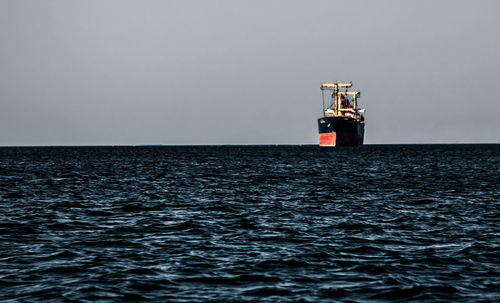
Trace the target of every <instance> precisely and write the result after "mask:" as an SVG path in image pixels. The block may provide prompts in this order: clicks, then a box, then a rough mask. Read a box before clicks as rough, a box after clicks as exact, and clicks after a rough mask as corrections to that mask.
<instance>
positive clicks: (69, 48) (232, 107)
mask: <svg viewBox="0 0 500 303" xmlns="http://www.w3.org/2000/svg"><path fill="white" fill-rule="evenodd" d="M499 16H500V1H494V0H493V1H486V0H485V1H452V0H450V1H437V0H432V1H423V0H418V1H345V0H343V1H310V0H308V1H305V0H304V1H290V0H288V1H270V0H266V1H236V0H229V1H215V0H211V1H186V0H182V1H151V0H140V1H139V0H138V1H125V0H109V1H106V0H95V1H93V0H80V1H68V0H46V1H36V0H33V1H27V0H0V145H94V144H98V145H101V144H106V145H111V144H285V143H288V144H316V143H317V141H318V139H317V137H318V130H317V121H316V120H317V118H319V117H320V116H321V115H322V113H321V106H322V101H321V91H320V89H319V84H320V82H321V81H335V80H346V81H353V84H354V86H353V88H355V89H356V90H360V91H361V99H360V100H359V101H360V104H361V106H362V107H364V108H366V113H365V116H366V132H365V143H369V144H385V143H459V142H460V143H474V142H493V143H500V122H499V121H500V119H499V117H498V115H499V113H500V102H499V100H498V98H497V95H498V91H499V90H500V88H499V86H500V82H499V80H500V38H499V37H500V17H499Z"/></svg>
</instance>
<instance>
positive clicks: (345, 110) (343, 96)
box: [320, 81, 361, 119]
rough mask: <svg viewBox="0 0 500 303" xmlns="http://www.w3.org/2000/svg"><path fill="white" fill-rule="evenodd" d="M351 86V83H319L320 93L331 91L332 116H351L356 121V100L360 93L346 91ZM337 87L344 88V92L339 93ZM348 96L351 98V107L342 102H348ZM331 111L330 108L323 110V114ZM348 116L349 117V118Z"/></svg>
mask: <svg viewBox="0 0 500 303" xmlns="http://www.w3.org/2000/svg"><path fill="white" fill-rule="evenodd" d="M351 86H352V81H351V82H339V83H337V82H335V83H323V82H322V83H321V85H320V89H321V90H322V91H324V90H329V91H331V98H332V100H333V103H334V104H333V106H334V107H333V114H334V116H346V115H347V114H350V115H352V117H353V118H354V119H358V107H357V106H358V104H357V98H358V97H359V96H360V95H361V93H360V92H350V91H348V89H349V87H351ZM339 87H344V88H345V90H344V91H339ZM349 96H352V100H353V104H352V105H353V106H352V107H350V106H349V104H347V105H345V104H343V102H342V101H344V100H345V101H347V102H348V100H349ZM328 110H331V108H328V109H326V110H325V109H324V108H323V111H324V114H325V115H326V113H327V111H328ZM350 115H349V116H350Z"/></svg>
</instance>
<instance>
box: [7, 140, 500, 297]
mask: <svg viewBox="0 0 500 303" xmlns="http://www.w3.org/2000/svg"><path fill="white" fill-rule="evenodd" d="M499 217H500V144H477V145H466V144H452V145H364V146H362V147H344V148H340V147H338V148H320V147H318V146H313V145H303V146H299V145H278V146H275V145H264V146H95V147H84V146H78V147H2V148H0V301H2V302H124V301H154V302H384V301H395V302H406V301H412V302H499V301H500V238H499V236H500V219H499Z"/></svg>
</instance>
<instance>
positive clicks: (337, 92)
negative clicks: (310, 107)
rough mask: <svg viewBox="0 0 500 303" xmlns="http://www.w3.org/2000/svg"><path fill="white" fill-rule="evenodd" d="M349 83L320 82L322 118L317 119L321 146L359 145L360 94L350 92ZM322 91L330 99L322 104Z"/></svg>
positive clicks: (361, 121) (362, 121)
mask: <svg viewBox="0 0 500 303" xmlns="http://www.w3.org/2000/svg"><path fill="white" fill-rule="evenodd" d="M350 87H352V82H335V83H323V82H322V83H321V86H320V89H321V92H322V95H323V117H321V118H319V119H318V128H319V145H320V146H359V145H362V144H363V139H364V133H365V119H364V116H363V112H364V109H362V108H358V99H359V98H360V96H361V93H360V92H358V91H349V88H350ZM325 91H328V92H329V94H328V95H329V97H328V98H327V99H326V102H325Z"/></svg>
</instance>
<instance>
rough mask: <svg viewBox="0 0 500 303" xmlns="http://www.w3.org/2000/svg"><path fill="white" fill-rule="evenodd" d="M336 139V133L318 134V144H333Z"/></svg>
mask: <svg viewBox="0 0 500 303" xmlns="http://www.w3.org/2000/svg"><path fill="white" fill-rule="evenodd" d="M336 141H337V134H336V133H322V134H319V146H335V145H336V143H337V142H336Z"/></svg>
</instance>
